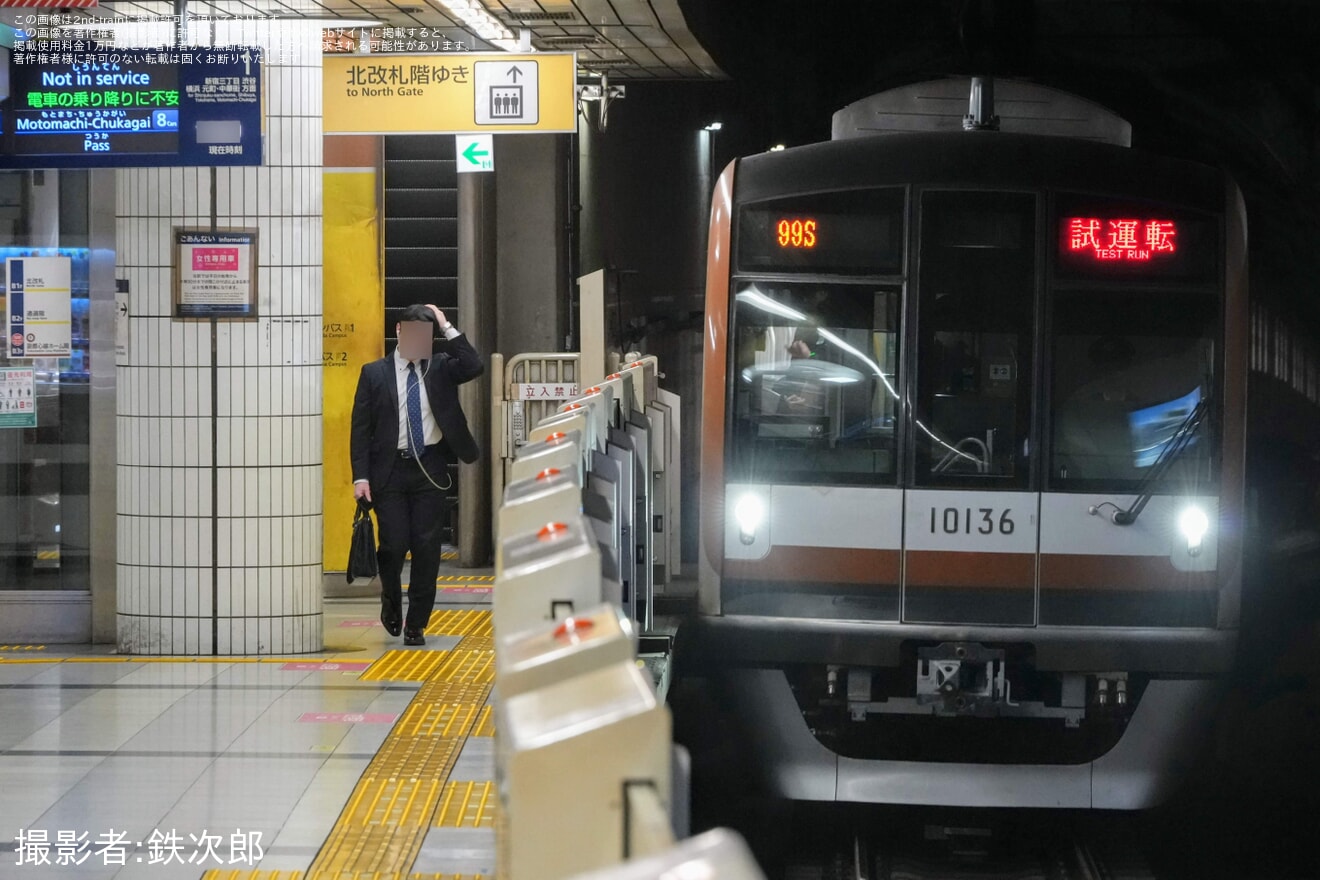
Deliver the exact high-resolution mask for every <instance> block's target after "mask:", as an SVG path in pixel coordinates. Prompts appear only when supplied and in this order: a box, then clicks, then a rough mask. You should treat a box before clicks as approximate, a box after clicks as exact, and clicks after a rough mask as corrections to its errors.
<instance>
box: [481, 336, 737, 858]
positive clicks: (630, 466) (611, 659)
mask: <svg viewBox="0 0 1320 880" xmlns="http://www.w3.org/2000/svg"><path fill="white" fill-rule="evenodd" d="M573 358H576V355H562V356H561V355H529V356H520V357H519V358H514V359H513V360H512V361H511V362H510V363H511V367H510V368H509V370H506V369H504V366H503V362H502V360H501V359H498V358H497V359H496V364H495V366H494V367H493V369H494V371H495V373H496V387H498V388H500V389H501V394H500V395H498V396H497V398H496V399H495V401H494V404H493V405H494V408H495V410H496V412H495V417H494V419H493V422H494V424H495V426H496V429H495V432H494V433H495V438H496V439H495V440H494V446H495V449H494V450H493V454H494V455H496V456H498V457H499V458H500V459H501V466H500V467H497V468H494V469H493V470H494V471H495V472H496V473H497V475H498V482H497V486H498V490H499V497H498V498H497V502H498V503H497V505H496V507H497V510H498V513H497V516H496V520H497V523H498V525H499V527H498V532H499V534H498V537H497V542H498V543H497V551H496V557H495V558H496V570H495V597H494V606H495V607H494V615H493V617H494V622H495V639H496V642H497V644H498V646H499V649H498V651H497V659H496V681H495V687H496V693H497V694H498V695H499V696H498V699H497V702H496V709H495V713H496V719H497V721H496V725H495V726H496V758H495V764H496V769H495V772H496V779H497V781H498V787H497V788H498V792H499V797H500V809H499V811H498V816H499V822H498V833H497V837H498V842H497V852H498V859H499V864H498V876H500V877H501V878H504V880H525V878H532V877H534V878H537V880H556V878H565V877H569V876H571V875H573V874H576V873H579V872H582V871H588V870H594V869H600V868H610V867H612V866H613V867H616V868H618V867H622V868H626V867H628V866H632V867H633V868H635V869H637V870H640V871H641V872H642V873H637V872H635V871H634V872H633V873H629V874H627V876H629V877H637V878H641V877H646V876H648V875H647V874H646V873H645V871H646V870H649V868H647V867H645V865H647V864H649V865H652V866H654V865H658V864H661V863H663V864H674V865H679V864H693V865H698V864H704V865H719V866H722V868H723V869H725V870H727V871H728V874H727V876H729V877H730V878H748V880H751V878H758V876H759V875H758V873H757V872H756V871H755V865H754V864H751V863H750V862H749V859H748V857H747V854H746V848H745V847H741V848H740V843H738V845H730V844H729V842H728V839H727V838H721V839H719V840H718V841H716V840H713V839H706V840H705V841H703V842H702V843H701V844H700V845H697V846H695V847H688V848H686V849H685V850H684V851H683V852H681V853H678V854H674V853H675V847H674V844H675V840H676V839H678V838H681V837H683V836H685V835H686V834H687V833H688V832H687V827H688V818H687V811H686V801H687V792H688V790H689V786H688V781H687V769H686V768H687V758H686V753H684V752H683V751H682V750H681V749H678V748H677V747H674V746H673V745H672V744H671V742H670V717H669V710H668V708H667V707H666V706H665V705H664V701H663V700H662V699H661V698H660V697H659V696H658V695H657V694H656V690H655V685H654V682H652V681H651V680H650V675H649V674H648V673H646V672H645V671H643V667H641V666H640V664H639V663H638V662H637V645H638V633H639V632H641V633H646V632H647V631H648V630H649V629H651V627H652V625H653V619H652V616H653V612H652V600H653V597H654V594H655V593H656V591H658V590H662V589H663V585H664V584H665V582H666V579H667V576H668V574H669V573H670V572H671V571H672V570H673V564H674V562H673V561H674V560H675V559H676V553H677V547H678V540H677V536H678V519H677V509H678V487H679V484H680V481H679V462H678V448H679V446H678V431H679V421H678V404H679V401H678V398H677V397H676V396H675V395H672V394H667V393H666V392H662V391H661V390H660V388H659V385H658V378H659V372H658V366H659V365H658V363H657V362H656V360H655V358H641V359H635V360H633V361H630V362H629V363H628V364H626V365H624V366H623V367H621V368H619V369H618V370H617V371H616V372H614V373H612V374H610V375H609V376H607V377H605V378H604V379H603V380H601V382H599V383H597V384H596V385H593V386H591V387H588V388H582V389H578V388H576V387H574V388H573V390H574V391H575V392H577V393H576V394H575V395H574V396H573V397H571V399H568V400H562V399H560V398H559V397H558V394H557V392H560V391H567V390H568V385H569V383H568V382H567V377H568V376H571V375H575V373H569V372H568V369H569V368H570V366H572V365H573V364H572V363H571V359H573ZM512 365H516V368H515V366H512ZM547 378H549V379H551V380H552V381H551V383H550V388H549V390H548V391H546V392H545V393H544V394H541V395H540V396H537V394H536V393H528V392H527V390H526V388H527V387H528V386H543V385H545V384H546V383H544V382H541V381H533V380H543V379H547ZM560 379H565V384H564V385H562V386H557V385H556V384H555V382H557V381H558V380H560ZM533 419H535V421H533ZM602 602H603V603H606V604H603V605H602V604H601V603H602ZM648 859H651V860H654V859H660V860H661V861H660V862H655V861H651V862H648ZM666 859H670V860H669V861H665V860H666ZM749 864H750V869H749V868H748V865H749ZM718 876H724V875H723V874H720V875H718Z"/></svg>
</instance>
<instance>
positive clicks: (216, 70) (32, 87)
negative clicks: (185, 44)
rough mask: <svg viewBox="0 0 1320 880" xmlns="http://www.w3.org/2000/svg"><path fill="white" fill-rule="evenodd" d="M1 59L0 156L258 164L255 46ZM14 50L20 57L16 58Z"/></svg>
mask: <svg viewBox="0 0 1320 880" xmlns="http://www.w3.org/2000/svg"><path fill="white" fill-rule="evenodd" d="M41 57H42V56H36V55H33V54H31V53H27V54H24V55H19V56H16V57H15V58H14V59H13V61H11V63H10V70H9V76H10V88H9V98H8V100H7V101H5V102H4V103H3V105H0V106H2V107H3V110H2V111H0V126H2V128H3V130H2V131H0V165H4V166H10V167H39V168H51V167H55V168H86V167H133V166H170V165H260V164H261V160H262V137H261V136H262V116H261V68H260V62H259V60H258V57H257V53H256V51H255V50H247V49H241V48H240V49H229V50H220V49H206V48H181V49H171V50H169V51H165V52H156V51H141V52H111V53H106V52H98V53H96V54H87V55H82V56H78V55H73V56H51V57H60V58H63V59H71V60H72V63H59V64H54V63H44V64H43V63H33V62H34V61H35V60H37V59H39V58H41ZM20 59H21V62H20Z"/></svg>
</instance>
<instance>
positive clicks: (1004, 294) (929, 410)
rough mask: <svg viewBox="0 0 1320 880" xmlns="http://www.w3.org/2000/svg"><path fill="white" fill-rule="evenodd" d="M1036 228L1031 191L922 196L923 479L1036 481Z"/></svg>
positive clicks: (937, 482) (919, 423) (918, 433)
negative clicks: (1032, 466)
mask: <svg viewBox="0 0 1320 880" xmlns="http://www.w3.org/2000/svg"><path fill="white" fill-rule="evenodd" d="M1035 228H1036V198H1035V196H1034V195H1031V194H1027V193H991V192H928V193H925V194H924V195H923V197H922V200H921V250H920V260H921V266H920V270H919V279H920V303H919V305H918V309H919V311H918V318H917V399H916V413H915V426H914V429H913V432H912V434H913V437H914V443H915V447H916V449H915V451H916V456H915V458H916V480H917V484H918V485H924V486H975V487H977V488H1004V489H1020V488H1024V487H1025V486H1026V484H1027V476H1028V467H1027V461H1028V455H1029V453H1030V448H1029V443H1028V436H1029V433H1030V425H1031V376H1032V355H1033V352H1032V345H1033V343H1032V338H1033V315H1034V312H1035V305H1034V304H1035V290H1036V281H1035V279H1036V271H1035V267H1036V253H1035V252H1036V233H1035Z"/></svg>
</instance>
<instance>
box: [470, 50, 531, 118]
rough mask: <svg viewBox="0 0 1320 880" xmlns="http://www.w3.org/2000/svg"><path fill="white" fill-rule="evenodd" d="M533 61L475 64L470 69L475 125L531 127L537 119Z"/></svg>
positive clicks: (482, 62)
mask: <svg viewBox="0 0 1320 880" xmlns="http://www.w3.org/2000/svg"><path fill="white" fill-rule="evenodd" d="M539 73H540V71H539V69H538V65H537V63H536V62H535V61H478V62H476V63H475V64H474V65H473V77H474V84H475V87H476V93H475V95H474V102H475V105H476V106H475V107H474V108H473V109H474V110H475V111H476V122H477V124H478V125H535V124H536V123H537V122H538V120H539V118H540V94H539V84H540V76H539Z"/></svg>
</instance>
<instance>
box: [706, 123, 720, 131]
mask: <svg viewBox="0 0 1320 880" xmlns="http://www.w3.org/2000/svg"><path fill="white" fill-rule="evenodd" d="M723 127H724V123H723V122H712V123H711V124H710V125H708V126H706V131H719V130H720V129H721V128H723Z"/></svg>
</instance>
